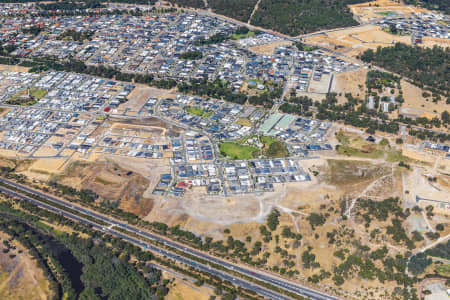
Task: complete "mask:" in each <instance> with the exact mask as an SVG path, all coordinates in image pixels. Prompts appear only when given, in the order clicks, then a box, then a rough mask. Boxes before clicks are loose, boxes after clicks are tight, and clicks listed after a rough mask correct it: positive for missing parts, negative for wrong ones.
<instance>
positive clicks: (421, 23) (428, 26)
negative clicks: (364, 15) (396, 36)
mask: <svg viewBox="0 0 450 300" xmlns="http://www.w3.org/2000/svg"><path fill="white" fill-rule="evenodd" d="M376 24H377V25H379V26H381V27H383V28H390V27H391V26H395V28H396V29H397V31H398V32H400V33H404V34H411V35H412V37H413V41H412V42H413V43H415V44H420V43H422V38H423V37H434V38H441V39H450V25H449V24H450V17H449V16H447V15H444V14H442V13H436V12H429V13H426V12H423V13H412V14H411V15H409V16H397V17H386V18H383V19H381V20H379V21H377V22H376Z"/></svg>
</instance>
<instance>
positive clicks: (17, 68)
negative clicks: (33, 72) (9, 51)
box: [0, 65, 31, 72]
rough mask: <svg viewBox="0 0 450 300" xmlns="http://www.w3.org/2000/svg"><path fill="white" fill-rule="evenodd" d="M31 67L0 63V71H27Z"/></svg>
mask: <svg viewBox="0 0 450 300" xmlns="http://www.w3.org/2000/svg"><path fill="white" fill-rule="evenodd" d="M29 69H31V68H27V67H22V66H16V65H14V66H12V65H0V71H14V72H28V70H29Z"/></svg>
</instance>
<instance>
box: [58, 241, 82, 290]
mask: <svg viewBox="0 0 450 300" xmlns="http://www.w3.org/2000/svg"><path fill="white" fill-rule="evenodd" d="M57 259H58V261H59V262H60V264H61V265H62V267H63V268H64V270H65V271H66V273H67V275H68V276H69V279H70V281H71V283H72V287H73V289H74V290H75V293H76V294H80V293H81V292H82V291H83V290H84V284H83V282H82V281H81V274H83V271H82V268H83V264H81V263H80V262H79V261H78V260H77V259H76V258H75V257H74V256H73V255H72V253H71V252H70V251H69V250H68V249H64V250H62V251H59V253H58V256H57Z"/></svg>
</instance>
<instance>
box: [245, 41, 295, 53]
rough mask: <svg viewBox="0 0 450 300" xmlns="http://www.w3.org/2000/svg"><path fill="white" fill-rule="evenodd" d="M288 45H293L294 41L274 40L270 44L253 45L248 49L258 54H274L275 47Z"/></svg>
mask: <svg viewBox="0 0 450 300" xmlns="http://www.w3.org/2000/svg"><path fill="white" fill-rule="evenodd" d="M286 45H292V42H288V41H278V42H273V43H270V44H265V45H259V46H253V47H250V48H248V49H249V50H250V51H253V52H255V53H258V54H263V55H271V54H273V51H274V50H275V48H277V47H280V46H286Z"/></svg>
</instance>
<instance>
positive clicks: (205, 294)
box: [163, 271, 213, 300]
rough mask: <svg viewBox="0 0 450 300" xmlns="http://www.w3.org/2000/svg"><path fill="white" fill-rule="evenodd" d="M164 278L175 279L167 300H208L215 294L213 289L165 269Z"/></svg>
mask: <svg viewBox="0 0 450 300" xmlns="http://www.w3.org/2000/svg"><path fill="white" fill-rule="evenodd" d="M163 278H164V279H169V280H171V279H172V280H174V281H173V282H172V283H171V284H170V287H169V294H168V295H167V298H166V299H167V300H208V299H209V296H210V295H212V294H213V291H212V290H210V289H208V288H206V287H198V286H195V285H194V284H193V283H192V282H191V281H189V280H185V279H183V278H180V277H178V276H175V275H173V274H171V273H168V272H165V271H163Z"/></svg>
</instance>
